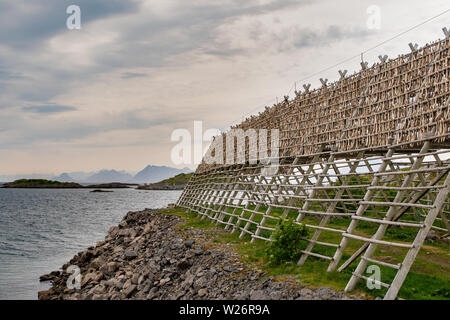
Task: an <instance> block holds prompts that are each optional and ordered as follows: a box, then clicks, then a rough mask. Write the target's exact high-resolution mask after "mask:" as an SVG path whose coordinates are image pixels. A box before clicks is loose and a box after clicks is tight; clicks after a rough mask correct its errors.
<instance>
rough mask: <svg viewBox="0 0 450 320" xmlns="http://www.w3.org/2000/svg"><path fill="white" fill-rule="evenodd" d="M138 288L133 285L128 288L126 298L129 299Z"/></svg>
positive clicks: (125, 292)
mask: <svg viewBox="0 0 450 320" xmlns="http://www.w3.org/2000/svg"><path fill="white" fill-rule="evenodd" d="M136 288H137V286H136V285H134V284H132V285H130V286H129V287H128V288H126V289H124V291H123V293H124V295H125V297H126V298H129V297H130V296H131V295H132V294H133V292H134V291H135V290H136Z"/></svg>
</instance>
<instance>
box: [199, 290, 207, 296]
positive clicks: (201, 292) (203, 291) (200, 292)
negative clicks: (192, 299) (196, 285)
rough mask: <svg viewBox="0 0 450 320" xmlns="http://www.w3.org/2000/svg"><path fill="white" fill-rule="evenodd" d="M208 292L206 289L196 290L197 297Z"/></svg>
mask: <svg viewBox="0 0 450 320" xmlns="http://www.w3.org/2000/svg"><path fill="white" fill-rule="evenodd" d="M207 293H208V291H206V289H200V290H198V293H197V294H198V296H199V297H203V296H205V295H206V294H207Z"/></svg>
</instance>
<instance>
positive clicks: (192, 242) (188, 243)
mask: <svg viewBox="0 0 450 320" xmlns="http://www.w3.org/2000/svg"><path fill="white" fill-rule="evenodd" d="M194 243H195V240H194V239H189V240H187V241H185V242H184V245H185V247H186V248H192V246H193V245H194Z"/></svg>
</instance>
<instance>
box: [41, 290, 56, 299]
mask: <svg viewBox="0 0 450 320" xmlns="http://www.w3.org/2000/svg"><path fill="white" fill-rule="evenodd" d="M54 293H55V290H53V289H49V290H44V291H39V292H38V299H39V300H50V297H51V296H52V295H53V294H54Z"/></svg>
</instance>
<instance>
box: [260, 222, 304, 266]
mask: <svg viewBox="0 0 450 320" xmlns="http://www.w3.org/2000/svg"><path fill="white" fill-rule="evenodd" d="M307 236H308V230H307V229H306V227H305V226H299V225H298V224H296V223H294V222H292V221H284V222H282V223H281V224H279V226H278V228H277V230H276V231H275V232H274V234H273V241H272V242H271V243H270V244H269V246H268V247H267V248H266V250H265V254H266V258H267V260H268V261H269V263H270V264H273V265H276V264H280V263H282V262H290V261H296V260H297V259H298V258H300V256H301V252H300V251H301V250H303V249H305V248H306V245H307V243H308V242H307V241H306V240H303V238H307Z"/></svg>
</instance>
